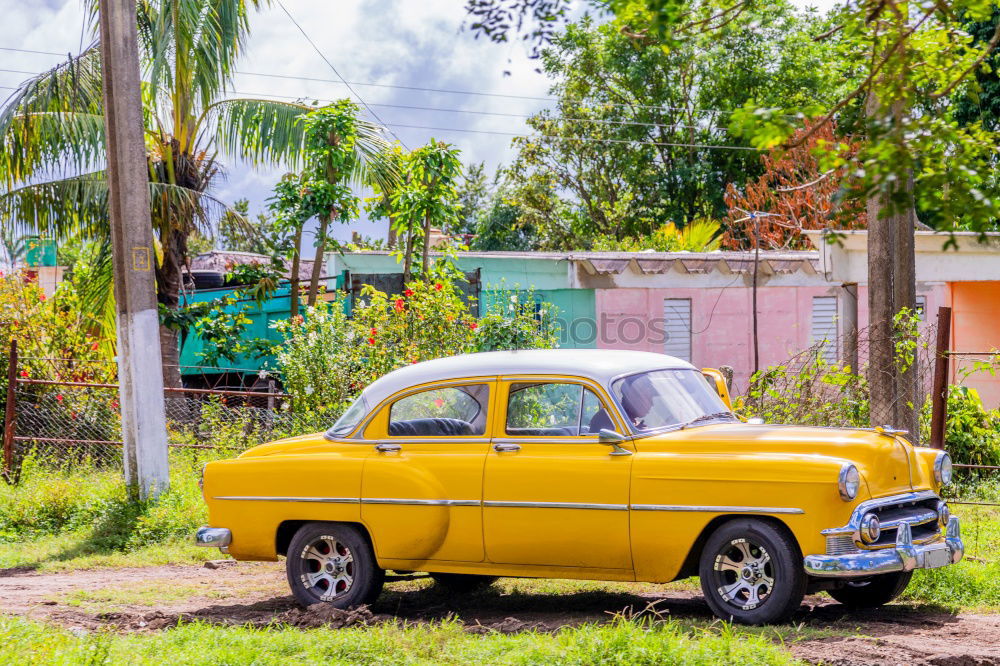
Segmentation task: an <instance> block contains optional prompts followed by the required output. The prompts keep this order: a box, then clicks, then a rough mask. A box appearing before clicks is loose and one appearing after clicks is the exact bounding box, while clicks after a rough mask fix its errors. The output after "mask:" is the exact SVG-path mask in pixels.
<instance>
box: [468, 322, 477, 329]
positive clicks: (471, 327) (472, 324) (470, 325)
mask: <svg viewBox="0 0 1000 666" xmlns="http://www.w3.org/2000/svg"><path fill="white" fill-rule="evenodd" d="M477 328H479V324H477V323H476V322H474V321H471V322H469V329H470V330H473V331H474V330H476V329H477Z"/></svg>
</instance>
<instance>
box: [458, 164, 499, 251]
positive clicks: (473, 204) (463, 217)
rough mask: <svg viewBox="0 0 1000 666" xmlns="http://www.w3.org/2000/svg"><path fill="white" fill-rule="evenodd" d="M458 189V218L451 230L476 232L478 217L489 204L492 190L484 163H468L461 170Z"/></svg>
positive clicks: (466, 232)
mask: <svg viewBox="0 0 1000 666" xmlns="http://www.w3.org/2000/svg"><path fill="white" fill-rule="evenodd" d="M457 191H458V205H459V210H458V220H457V222H456V223H455V227H454V229H451V231H454V232H457V233H461V234H474V233H476V225H477V223H478V221H479V217H480V216H482V215H483V213H484V212H485V211H486V209H487V207H489V205H490V200H491V198H492V195H493V192H492V190H491V188H490V182H489V178H488V177H487V175H486V164H485V163H484V162H480V163H479V164H469V165H467V166H466V167H465V170H464V171H463V172H462V181H461V183H459V185H458V187H457Z"/></svg>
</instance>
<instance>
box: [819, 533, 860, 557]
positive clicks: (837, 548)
mask: <svg viewBox="0 0 1000 666" xmlns="http://www.w3.org/2000/svg"><path fill="white" fill-rule="evenodd" d="M857 552H859V551H858V547H857V546H855V545H854V537H852V536H828V537H827V538H826V554H827V555H847V554H849V553H857Z"/></svg>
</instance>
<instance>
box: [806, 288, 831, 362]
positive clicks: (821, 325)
mask: <svg viewBox="0 0 1000 666" xmlns="http://www.w3.org/2000/svg"><path fill="white" fill-rule="evenodd" d="M809 341H810V343H811V344H813V345H819V344H823V350H822V352H821V355H822V358H823V360H825V361H827V362H828V363H836V361H837V297H836V296H813V306H812V325H811V327H810V330H809Z"/></svg>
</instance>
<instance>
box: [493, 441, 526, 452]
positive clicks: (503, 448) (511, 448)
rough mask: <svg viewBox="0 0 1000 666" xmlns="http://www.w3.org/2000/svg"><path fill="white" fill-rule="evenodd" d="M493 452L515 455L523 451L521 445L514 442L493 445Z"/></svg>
mask: <svg viewBox="0 0 1000 666" xmlns="http://www.w3.org/2000/svg"><path fill="white" fill-rule="evenodd" d="M493 450H494V451H496V452H497V453H514V452H515V451H520V450H521V445H520V444H514V443H513V442H497V443H496V444H494V445H493Z"/></svg>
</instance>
